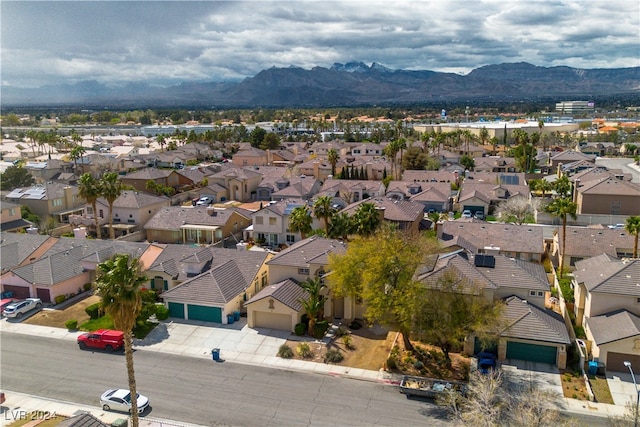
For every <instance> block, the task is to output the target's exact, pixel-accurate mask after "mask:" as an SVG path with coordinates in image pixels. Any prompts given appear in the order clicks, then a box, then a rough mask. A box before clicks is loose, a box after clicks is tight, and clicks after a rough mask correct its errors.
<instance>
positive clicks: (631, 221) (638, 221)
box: [624, 216, 640, 258]
mask: <svg viewBox="0 0 640 427" xmlns="http://www.w3.org/2000/svg"><path fill="white" fill-rule="evenodd" d="M624 228H625V229H626V230H627V231H628V232H629V234H632V235H633V237H634V240H633V257H634V258H638V234H640V216H630V217H629V218H627V222H626V224H625V226H624Z"/></svg>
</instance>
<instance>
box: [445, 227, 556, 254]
mask: <svg viewBox="0 0 640 427" xmlns="http://www.w3.org/2000/svg"><path fill="white" fill-rule="evenodd" d="M438 239H440V242H441V244H442V245H443V246H445V247H449V248H455V247H458V248H464V249H465V250H467V251H468V252H470V253H472V254H488V255H493V254H501V255H504V256H507V257H510V258H516V259H521V260H524V261H535V262H542V258H543V255H544V252H545V248H544V235H543V228H542V227H536V226H532V225H527V224H525V225H515V224H504V223H491V222H485V221H477V220H472V221H469V222H464V221H444V222H443V223H442V224H440V225H439V226H438Z"/></svg>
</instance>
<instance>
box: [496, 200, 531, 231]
mask: <svg viewBox="0 0 640 427" xmlns="http://www.w3.org/2000/svg"><path fill="white" fill-rule="evenodd" d="M540 203H541V202H540V199H538V198H536V197H533V198H531V199H529V198H527V197H525V196H514V197H511V198H510V199H507V200H505V201H504V202H501V203H500V204H499V205H498V207H497V211H498V212H499V213H500V219H501V220H502V221H504V222H515V223H516V224H518V225H522V224H524V223H526V222H528V221H531V220H532V217H533V215H534V214H535V212H536V211H538V210H539V209H540V206H541V205H540Z"/></svg>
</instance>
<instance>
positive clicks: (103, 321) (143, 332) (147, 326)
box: [80, 315, 158, 339]
mask: <svg viewBox="0 0 640 427" xmlns="http://www.w3.org/2000/svg"><path fill="white" fill-rule="evenodd" d="M157 325H158V324H157V323H156V322H150V321H148V320H145V321H138V324H137V325H136V326H135V327H134V328H133V336H134V337H136V338H138V339H143V338H144V337H146V336H147V335H148V334H149V332H151V331H152V330H153V328H155V327H156V326H157ZM98 329H115V328H114V326H113V321H112V320H111V317H109V316H108V315H105V316H102V317H98V318H97V319H91V320H89V321H87V322H84V323H83V324H82V325H80V330H82V331H87V332H93V331H97V330H98Z"/></svg>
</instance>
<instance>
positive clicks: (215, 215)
mask: <svg viewBox="0 0 640 427" xmlns="http://www.w3.org/2000/svg"><path fill="white" fill-rule="evenodd" d="M236 213H237V214H239V215H243V216H246V217H247V218H249V217H250V215H248V214H246V211H244V210H238V209H235V208H228V209H218V208H211V207H207V206H193V207H181V206H170V207H164V208H162V209H160V210H159V211H158V212H156V214H155V215H154V216H153V217H151V219H150V220H149V221H147V223H146V224H145V225H144V228H145V229H146V230H148V229H153V230H178V229H180V227H181V226H183V225H187V224H188V225H206V226H223V225H225V224H226V223H227V221H229V219H230V218H231V216H232V215H233V214H236Z"/></svg>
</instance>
